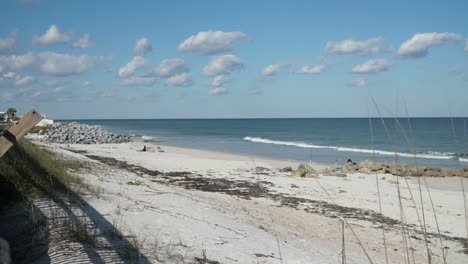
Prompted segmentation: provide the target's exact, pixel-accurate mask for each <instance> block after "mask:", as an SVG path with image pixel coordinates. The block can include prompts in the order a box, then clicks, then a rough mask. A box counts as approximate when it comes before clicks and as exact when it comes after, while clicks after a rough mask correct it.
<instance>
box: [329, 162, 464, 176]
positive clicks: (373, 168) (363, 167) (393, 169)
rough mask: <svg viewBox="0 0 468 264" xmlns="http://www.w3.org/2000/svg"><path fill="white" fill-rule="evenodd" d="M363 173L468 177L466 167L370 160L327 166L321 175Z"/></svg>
mask: <svg viewBox="0 0 468 264" xmlns="http://www.w3.org/2000/svg"><path fill="white" fill-rule="evenodd" d="M356 172H360V173H365V174H375V173H378V174H387V173H388V174H393V175H396V176H415V177H420V176H426V177H451V176H462V177H467V178H468V167H465V168H463V169H445V168H436V167H432V166H409V165H407V164H399V163H380V162H373V161H370V160H364V161H361V162H359V163H357V164H355V163H348V164H346V165H343V166H335V167H331V168H327V169H325V170H323V171H321V173H322V174H323V175H337V174H340V175H341V174H348V173H356Z"/></svg>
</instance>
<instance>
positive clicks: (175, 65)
mask: <svg viewBox="0 0 468 264" xmlns="http://www.w3.org/2000/svg"><path fill="white" fill-rule="evenodd" d="M188 71H190V69H189V67H188V66H187V63H186V62H185V61H184V60H182V59H164V60H162V61H161V62H160V63H159V64H158V65H157V66H156V67H155V68H154V75H155V76H157V77H166V78H167V77H171V76H173V75H176V74H180V73H184V72H188Z"/></svg>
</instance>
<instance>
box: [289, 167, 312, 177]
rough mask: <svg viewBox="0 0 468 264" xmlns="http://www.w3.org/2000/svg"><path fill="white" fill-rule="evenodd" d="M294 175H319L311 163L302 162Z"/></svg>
mask: <svg viewBox="0 0 468 264" xmlns="http://www.w3.org/2000/svg"><path fill="white" fill-rule="evenodd" d="M292 175H293V176H299V177H306V176H310V177H314V176H317V171H315V170H314V169H313V168H312V167H311V166H310V165H307V164H300V165H299V166H298V167H297V170H295V171H293V173H292Z"/></svg>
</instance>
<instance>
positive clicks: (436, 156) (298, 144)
mask: <svg viewBox="0 0 468 264" xmlns="http://www.w3.org/2000/svg"><path fill="white" fill-rule="evenodd" d="M244 140H247V141H251V142H255V143H264V144H274V145H283V146H294V147H299V148H307V149H331V150H336V151H343V152H359V153H368V154H373V153H375V154H379V155H386V156H395V152H392V151H385V150H372V149H359V148H348V147H338V146H322V145H313V144H308V143H304V142H293V141H280V140H270V139H266V138H260V137H245V138H244ZM396 154H397V155H398V156H400V157H407V158H414V156H415V155H414V154H412V153H404V152H397V153H396ZM416 157H417V158H423V159H439V160H448V159H454V158H456V157H455V156H451V155H447V154H445V155H444V153H438V154H433V153H431V154H421V153H418V154H416ZM459 160H460V161H463V162H468V159H463V158H459Z"/></svg>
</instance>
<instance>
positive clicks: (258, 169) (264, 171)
mask: <svg viewBox="0 0 468 264" xmlns="http://www.w3.org/2000/svg"><path fill="white" fill-rule="evenodd" d="M254 173H255V174H269V173H270V169H269V168H265V167H260V166H257V167H255V169H254Z"/></svg>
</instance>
